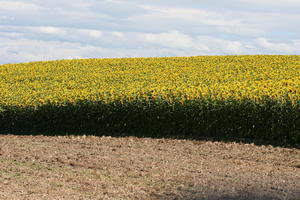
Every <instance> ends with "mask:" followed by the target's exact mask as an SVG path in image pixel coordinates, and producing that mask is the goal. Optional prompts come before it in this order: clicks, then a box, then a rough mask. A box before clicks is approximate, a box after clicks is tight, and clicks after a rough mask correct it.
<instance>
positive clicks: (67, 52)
mask: <svg viewBox="0 0 300 200" xmlns="http://www.w3.org/2000/svg"><path fill="white" fill-rule="evenodd" d="M240 54H242V55H245V54H247V55H249V54H288V55H299V54H300V0H276V1H274V0H226V1H220V0H184V1H182V0H151V1H149V0H43V1H40V0H0V64H6V63H20V62H30V61H43V60H58V59H77V58H114V57H118V58H119V57H169V56H200V55H240Z"/></svg>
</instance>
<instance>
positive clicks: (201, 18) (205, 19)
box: [142, 6, 241, 26]
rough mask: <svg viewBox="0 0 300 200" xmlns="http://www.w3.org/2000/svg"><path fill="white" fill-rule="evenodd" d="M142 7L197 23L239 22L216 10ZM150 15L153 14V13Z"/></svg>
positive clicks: (163, 15)
mask: <svg viewBox="0 0 300 200" xmlns="http://www.w3.org/2000/svg"><path fill="white" fill-rule="evenodd" d="M142 8H145V9H148V10H151V11H153V12H154V13H156V14H157V15H160V16H161V17H165V18H174V19H183V20H186V21H189V22H193V23H197V24H205V25H216V26H226V25H229V26H233V25H240V24H241V22H240V20H239V19H229V17H228V16H225V15H224V14H223V15H222V14H220V13H218V12H212V11H205V10H202V9H193V8H164V7H153V6H142ZM151 15H153V13H152V14H151Z"/></svg>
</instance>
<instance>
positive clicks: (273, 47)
mask: <svg viewBox="0 0 300 200" xmlns="http://www.w3.org/2000/svg"><path fill="white" fill-rule="evenodd" d="M255 41H256V43H257V44H258V45H259V46H260V47H263V48H264V49H266V50H268V51H270V52H278V53H292V54H294V53H300V49H299V46H300V45H299V44H300V42H299V41H300V40H293V41H291V42H290V43H283V42H271V41H270V40H269V39H267V38H263V37H262V38H257V39H256V40H255Z"/></svg>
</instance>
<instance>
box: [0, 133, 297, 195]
mask: <svg viewBox="0 0 300 200" xmlns="http://www.w3.org/2000/svg"><path fill="white" fill-rule="evenodd" d="M299 186H300V150H299V149H287V148H274V147H271V146H255V145H253V144H238V143H223V142H205V141H188V140H170V139H148V138H143V139H141V138H133V137H127V138H111V137H93V136H81V137H75V136H69V137H46V136H13V135H2V136H0V199H9V200H14V199H114V200H115V199H122V200H123V199H182V200H188V199H206V200H213V199H224V200H225V199H234V200H237V199H295V200H296V199H298V200H299V199H300V187H299Z"/></svg>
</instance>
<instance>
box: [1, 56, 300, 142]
mask: <svg viewBox="0 0 300 200" xmlns="http://www.w3.org/2000/svg"><path fill="white" fill-rule="evenodd" d="M0 94H1V95H0V120H1V121H0V123H2V126H1V127H2V128H0V131H2V132H13V131H17V132H31V133H32V132H41V131H42V132H51V133H54V134H55V133H58V132H64V133H66V132H69V133H70V134H73V133H74V134H75V133H84V132H86V133H87V132H90V133H92V134H111V133H116V134H125V135H126V134H128V133H129V132H130V134H134V135H137V134H140V135H141V136H144V135H147V136H162V137H164V136H166V135H168V136H174V137H181V136H184V137H193V138H199V137H206V136H209V137H210V136H212V137H236V136H237V137H245V138H252V139H257V140H259V139H263V140H270V141H271V140H272V141H275V140H276V141H277V140H278V141H287V142H290V143H291V142H294V143H295V142H296V143H300V142H299V140H300V56H280V55H272V56H271V55H255V56H197V57H169V58H117V59H79V60H61V61H49V62H32V63H22V64H7V65H1V66H0Z"/></svg>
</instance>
